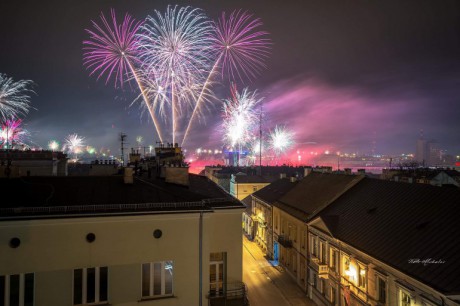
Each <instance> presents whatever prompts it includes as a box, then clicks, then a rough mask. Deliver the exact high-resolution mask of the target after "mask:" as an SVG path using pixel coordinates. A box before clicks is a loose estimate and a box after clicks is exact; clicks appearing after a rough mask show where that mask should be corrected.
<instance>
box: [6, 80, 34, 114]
mask: <svg viewBox="0 0 460 306" xmlns="http://www.w3.org/2000/svg"><path fill="white" fill-rule="evenodd" d="M33 84H34V83H33V82H32V81H30V80H21V81H17V82H14V81H13V79H12V78H9V77H7V76H6V74H2V73H0V116H1V118H2V119H3V120H9V119H12V118H14V117H18V116H19V115H26V114H27V113H28V112H29V108H30V94H31V93H35V92H34V91H33V90H31V89H30V88H29V87H31V86H32V85H33Z"/></svg>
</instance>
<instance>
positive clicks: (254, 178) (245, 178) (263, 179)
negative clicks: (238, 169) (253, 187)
mask: <svg viewBox="0 0 460 306" xmlns="http://www.w3.org/2000/svg"><path fill="white" fill-rule="evenodd" d="M233 179H234V180H235V182H237V183H238V184H260V183H271V182H274V181H275V180H276V177H275V176H260V175H246V174H244V173H243V174H242V175H239V174H238V173H237V174H236V175H234V176H233Z"/></svg>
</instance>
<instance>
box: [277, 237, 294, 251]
mask: <svg viewBox="0 0 460 306" xmlns="http://www.w3.org/2000/svg"><path fill="white" fill-rule="evenodd" d="M278 243H279V244H281V245H282V246H283V247H285V248H292V241H291V240H289V239H288V238H286V237H284V236H278Z"/></svg>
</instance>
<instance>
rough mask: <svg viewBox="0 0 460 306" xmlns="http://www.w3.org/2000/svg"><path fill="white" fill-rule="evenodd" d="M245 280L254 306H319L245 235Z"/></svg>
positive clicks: (250, 300)
mask: <svg viewBox="0 0 460 306" xmlns="http://www.w3.org/2000/svg"><path fill="white" fill-rule="evenodd" d="M243 281H244V282H245V283H246V285H247V287H248V298H249V302H250V305H251V306H271V305H273V306H293V305H295V306H316V304H315V303H313V302H312V301H310V300H309V299H308V298H307V297H306V295H305V293H303V292H302V290H301V289H300V288H299V287H298V286H297V284H296V283H295V282H294V280H293V279H292V278H291V277H290V276H289V275H288V274H287V272H285V271H284V270H283V269H281V268H275V267H273V266H272V265H271V264H270V263H269V262H268V261H267V260H266V259H265V257H264V254H263V253H262V251H261V250H260V248H259V247H258V246H257V244H256V243H254V242H251V241H249V240H248V239H247V238H246V236H243Z"/></svg>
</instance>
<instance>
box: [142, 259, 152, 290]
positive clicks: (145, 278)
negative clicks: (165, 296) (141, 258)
mask: <svg viewBox="0 0 460 306" xmlns="http://www.w3.org/2000/svg"><path fill="white" fill-rule="evenodd" d="M142 296H150V264H148V263H146V264H143V265H142Z"/></svg>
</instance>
